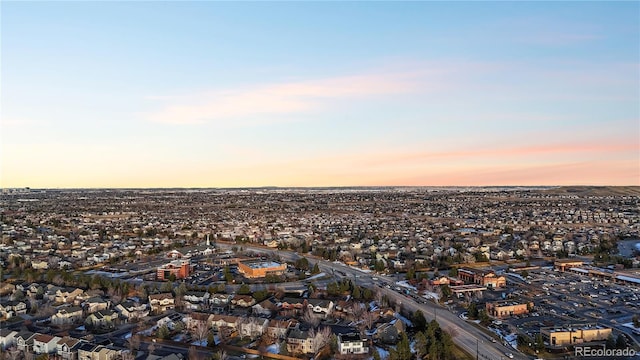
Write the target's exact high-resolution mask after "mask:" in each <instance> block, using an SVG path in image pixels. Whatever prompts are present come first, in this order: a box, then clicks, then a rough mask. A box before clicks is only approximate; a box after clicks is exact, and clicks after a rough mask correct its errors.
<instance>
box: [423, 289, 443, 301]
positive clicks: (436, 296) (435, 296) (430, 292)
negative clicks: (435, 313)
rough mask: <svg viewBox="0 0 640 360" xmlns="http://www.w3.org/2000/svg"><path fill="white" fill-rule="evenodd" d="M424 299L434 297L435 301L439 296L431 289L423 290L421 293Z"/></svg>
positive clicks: (438, 299)
mask: <svg viewBox="0 0 640 360" xmlns="http://www.w3.org/2000/svg"><path fill="white" fill-rule="evenodd" d="M422 297H424V298H425V299H434V300H435V301H440V296H439V295H438V294H436V293H434V292H432V291H425V292H424V294H423V295H422Z"/></svg>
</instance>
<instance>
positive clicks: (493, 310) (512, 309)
mask: <svg viewBox="0 0 640 360" xmlns="http://www.w3.org/2000/svg"><path fill="white" fill-rule="evenodd" d="M486 309H487V314H489V315H490V316H493V317H495V318H498V319H504V318H506V317H509V316H515V315H522V314H528V313H529V311H530V310H531V309H533V303H532V302H529V303H524V304H521V303H518V302H515V301H497V302H488V303H487V304H486Z"/></svg>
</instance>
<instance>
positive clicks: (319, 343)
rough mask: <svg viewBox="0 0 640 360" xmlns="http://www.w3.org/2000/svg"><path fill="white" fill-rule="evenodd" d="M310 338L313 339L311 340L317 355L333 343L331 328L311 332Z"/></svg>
mask: <svg viewBox="0 0 640 360" xmlns="http://www.w3.org/2000/svg"><path fill="white" fill-rule="evenodd" d="M309 336H310V337H312V338H313V339H312V340H311V343H312V345H311V347H312V349H313V352H314V353H317V352H318V350H320V349H322V348H323V347H325V346H326V345H327V344H329V342H331V328H329V327H327V326H325V327H323V328H320V329H318V330H313V329H312V330H310V331H309Z"/></svg>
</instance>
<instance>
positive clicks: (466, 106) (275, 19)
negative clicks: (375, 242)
mask: <svg viewBox="0 0 640 360" xmlns="http://www.w3.org/2000/svg"><path fill="white" fill-rule="evenodd" d="M2 10H3V11H2V15H1V16H2V45H1V46H2V48H1V50H2V54H3V56H2V60H3V61H2V64H1V66H2V78H1V81H2V90H3V91H2V94H1V100H2V104H3V106H2V112H1V115H2V116H1V118H2V120H1V130H2V138H1V139H2V142H1V145H0V150H1V155H0V159H1V161H2V169H1V171H0V187H1V188H23V187H30V188H241V187H268V186H276V187H351V186H392V187H393V186H563V185H621V186H629V185H635V186H637V185H640V151H639V150H640V105H639V103H638V101H637V99H638V98H640V66H639V64H640V58H639V55H638V54H640V45H639V44H640V41H639V40H640V30H639V29H640V20H639V19H638V17H637V14H638V11H639V10H640V4H638V3H637V2H608V3H604V2H598V3H592V2H584V3H578V2H563V3H530V2H527V3H518V4H515V3H502V2H500V3H489V2H480V3H453V4H448V3H437V2H424V3H384V2H383V3H377V2H376V3H366V4H365V3H217V2H203V3H171V2H162V3H148V2H145V3H108V2H107V3H79V2H70V3H63V2H61V3H42V2H26V3H19V2H5V3H3V9H2Z"/></svg>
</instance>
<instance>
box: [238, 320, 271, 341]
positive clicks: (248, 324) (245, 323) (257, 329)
mask: <svg viewBox="0 0 640 360" xmlns="http://www.w3.org/2000/svg"><path fill="white" fill-rule="evenodd" d="M268 324H269V320H268V319H263V318H256V317H248V318H243V319H241V320H240V321H239V324H238V332H239V333H240V336H241V337H248V338H251V339H255V338H257V337H260V336H262V334H264V333H265V331H266V330H267V325H268Z"/></svg>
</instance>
